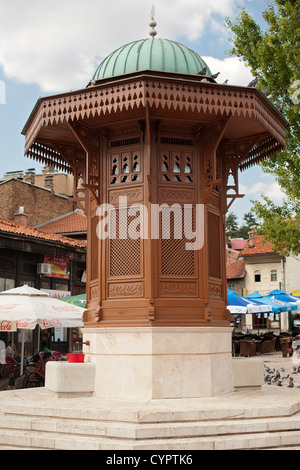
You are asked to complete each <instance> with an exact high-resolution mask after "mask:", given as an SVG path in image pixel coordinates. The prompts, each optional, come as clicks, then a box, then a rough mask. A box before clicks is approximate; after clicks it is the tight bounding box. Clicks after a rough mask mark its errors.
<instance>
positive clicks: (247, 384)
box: [232, 357, 264, 390]
mask: <svg viewBox="0 0 300 470" xmlns="http://www.w3.org/2000/svg"><path fill="white" fill-rule="evenodd" d="M232 367H233V385H234V390H241V389H248V390H251V389H252V390H255V389H260V388H261V387H262V385H263V384H264V363H263V360H262V359H261V358H259V357H247V358H242V357H234V358H233V359H232Z"/></svg>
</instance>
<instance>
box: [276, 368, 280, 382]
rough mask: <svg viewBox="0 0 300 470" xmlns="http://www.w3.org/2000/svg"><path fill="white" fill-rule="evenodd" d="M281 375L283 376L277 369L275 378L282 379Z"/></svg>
mask: <svg viewBox="0 0 300 470" xmlns="http://www.w3.org/2000/svg"><path fill="white" fill-rule="evenodd" d="M280 377H281V376H280V372H279V371H278V370H277V371H276V374H275V380H278V379H280Z"/></svg>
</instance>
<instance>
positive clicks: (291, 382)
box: [288, 377, 294, 388]
mask: <svg viewBox="0 0 300 470" xmlns="http://www.w3.org/2000/svg"><path fill="white" fill-rule="evenodd" d="M288 387H289V388H293V387H294V379H293V377H290V381H289V384H288Z"/></svg>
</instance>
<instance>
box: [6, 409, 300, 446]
mask: <svg viewBox="0 0 300 470" xmlns="http://www.w3.org/2000/svg"><path fill="white" fill-rule="evenodd" d="M0 446H2V447H3V446H6V448H15V449H17V448H33V449H66V450H71V449H72V450H100V449H102V450H115V449H120V450H153V449H159V450H171V449H172V450H176V449H177V450H188V449H191V450H193V449H194V450H239V449H267V448H273V449H274V448H279V447H280V448H282V447H287V446H290V448H291V446H294V447H295V446H296V447H297V446H300V415H299V414H297V415H295V416H291V417H284V418H269V419H252V420H220V421H214V422H213V423H209V422H198V423H195V422H192V423H169V424H168V423H156V424H155V423H150V424H133V423H111V422H95V421H94V420H93V421H91V420H80V419H79V420H74V419H57V418H46V417H45V418H40V417H33V416H32V417H30V416H1V417H0ZM10 446H11V447H10ZM0 448H1V447H0Z"/></svg>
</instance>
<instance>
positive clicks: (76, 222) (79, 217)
mask: <svg viewBox="0 0 300 470" xmlns="http://www.w3.org/2000/svg"><path fill="white" fill-rule="evenodd" d="M36 227H37V228H38V229H40V230H43V231H44V232H51V233H78V232H79V233H82V232H86V231H87V218H86V215H85V214H84V213H83V212H80V211H78V210H75V211H74V212H69V213H68V214H64V215H62V216H60V217H57V218H56V219H53V220H50V221H49V222H44V223H43V224H40V225H37V226H36Z"/></svg>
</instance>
